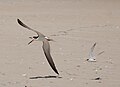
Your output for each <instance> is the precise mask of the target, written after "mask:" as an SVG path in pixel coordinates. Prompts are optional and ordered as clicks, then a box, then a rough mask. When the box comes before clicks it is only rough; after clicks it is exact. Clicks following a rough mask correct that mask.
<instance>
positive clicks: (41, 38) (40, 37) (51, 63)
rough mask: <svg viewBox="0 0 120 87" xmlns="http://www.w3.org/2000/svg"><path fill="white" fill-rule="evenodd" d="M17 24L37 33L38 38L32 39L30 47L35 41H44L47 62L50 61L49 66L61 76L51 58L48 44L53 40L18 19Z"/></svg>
mask: <svg viewBox="0 0 120 87" xmlns="http://www.w3.org/2000/svg"><path fill="white" fill-rule="evenodd" d="M17 22H18V24H20V25H21V26H23V27H24V28H27V29H29V30H31V31H33V32H35V33H37V36H33V37H30V38H31V39H32V40H31V41H30V42H29V43H28V45H29V44H30V43H32V42H33V41H42V42H43V46H42V48H43V51H44V54H45V56H46V58H47V61H48V63H49V65H50V66H51V68H52V69H53V70H54V72H55V73H57V74H58V75H59V72H58V71H57V69H56V66H55V64H54V62H53V59H52V57H51V54H50V44H49V42H48V41H53V39H50V38H48V37H46V36H45V35H43V34H42V33H40V32H38V31H36V30H34V29H32V28H30V27H28V26H27V25H25V24H24V23H23V22H21V21H20V19H17Z"/></svg>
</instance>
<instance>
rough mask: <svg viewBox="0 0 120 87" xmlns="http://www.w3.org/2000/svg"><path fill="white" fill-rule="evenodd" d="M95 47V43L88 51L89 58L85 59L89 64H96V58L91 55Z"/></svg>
mask: <svg viewBox="0 0 120 87" xmlns="http://www.w3.org/2000/svg"><path fill="white" fill-rule="evenodd" d="M95 46H96V43H94V45H93V46H92V47H91V49H90V52H89V58H88V59H87V61H89V62H96V57H95V55H94V53H93V50H94V48H95Z"/></svg>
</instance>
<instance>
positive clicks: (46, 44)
mask: <svg viewBox="0 0 120 87" xmlns="http://www.w3.org/2000/svg"><path fill="white" fill-rule="evenodd" d="M43 51H44V54H45V56H46V58H47V61H48V63H49V64H50V66H51V68H52V69H53V70H54V71H55V72H56V73H57V74H58V75H59V73H58V71H57V69H56V67H55V64H54V62H53V59H52V57H51V55H50V44H49V42H48V40H47V39H44V40H43Z"/></svg>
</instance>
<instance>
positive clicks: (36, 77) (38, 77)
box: [29, 76, 62, 79]
mask: <svg viewBox="0 0 120 87" xmlns="http://www.w3.org/2000/svg"><path fill="white" fill-rule="evenodd" d="M40 78H62V77H60V76H33V77H30V78H29V79H40Z"/></svg>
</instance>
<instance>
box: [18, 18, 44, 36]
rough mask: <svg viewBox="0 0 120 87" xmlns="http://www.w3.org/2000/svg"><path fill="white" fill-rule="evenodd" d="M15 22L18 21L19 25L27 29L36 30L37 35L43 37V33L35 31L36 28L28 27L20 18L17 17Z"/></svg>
mask: <svg viewBox="0 0 120 87" xmlns="http://www.w3.org/2000/svg"><path fill="white" fill-rule="evenodd" d="M17 22H18V24H20V25H21V26H23V27H24V28H27V29H29V30H31V31H34V32H36V33H37V34H38V36H43V37H45V36H44V35H43V34H41V33H40V32H38V31H36V30H34V29H32V28H30V27H28V26H27V25H25V24H24V23H23V22H22V21H20V19H17Z"/></svg>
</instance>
